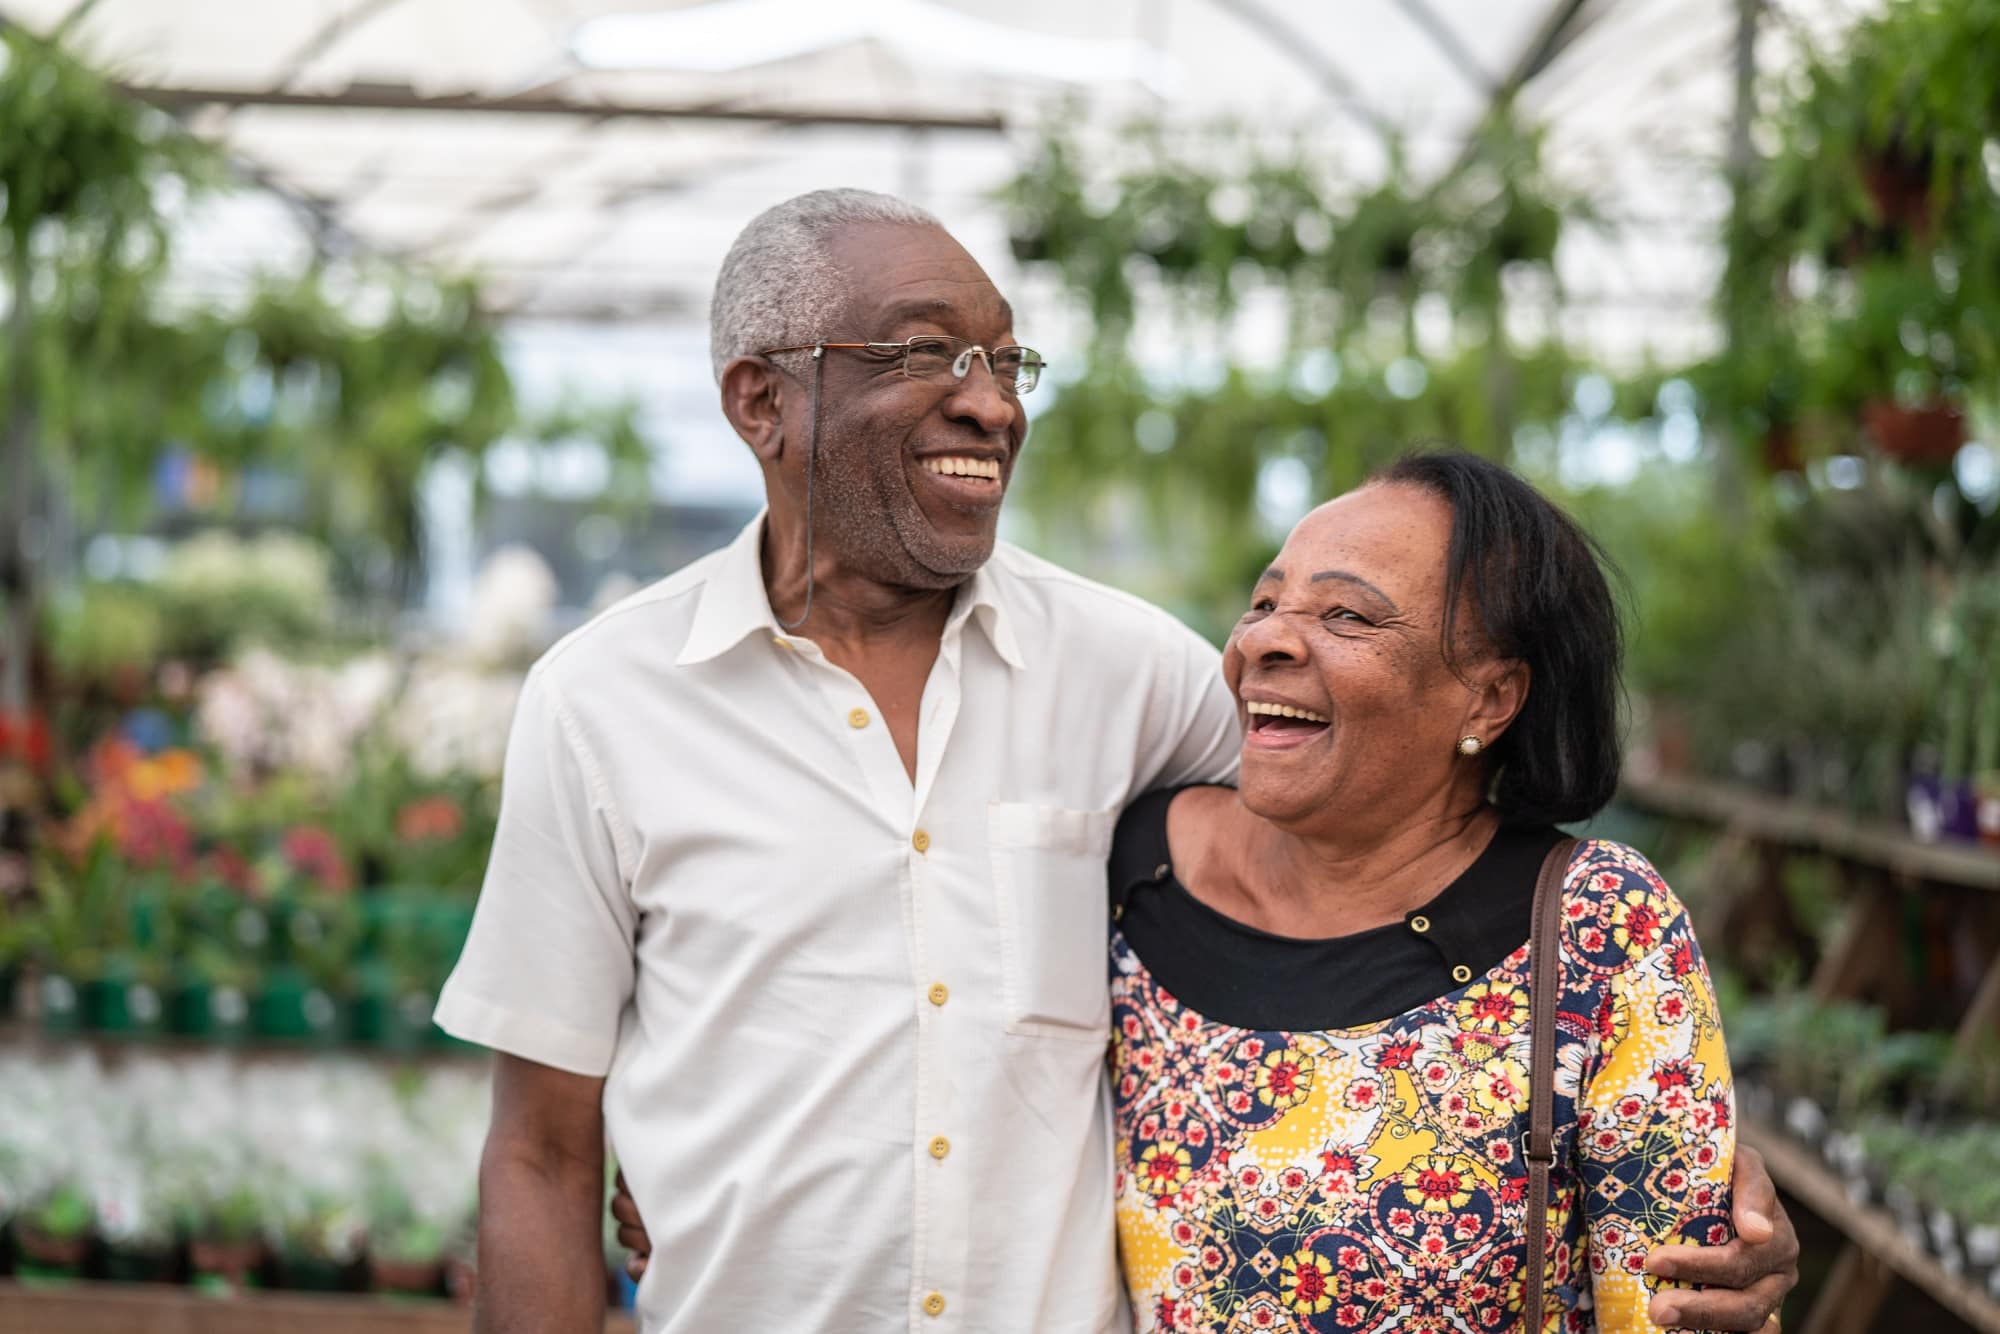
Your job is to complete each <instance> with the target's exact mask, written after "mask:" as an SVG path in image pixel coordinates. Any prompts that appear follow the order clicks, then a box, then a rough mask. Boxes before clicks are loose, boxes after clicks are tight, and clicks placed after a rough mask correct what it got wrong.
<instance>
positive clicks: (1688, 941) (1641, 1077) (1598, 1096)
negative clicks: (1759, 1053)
mask: <svg viewBox="0 0 2000 1334" xmlns="http://www.w3.org/2000/svg"><path fill="white" fill-rule="evenodd" d="M1619 854H1620V855H1614V857H1613V859H1612V861H1611V863H1610V864H1609V865H1606V866H1603V867H1594V868H1593V869H1592V872H1591V874H1592V875H1593V876H1596V877H1600V878H1599V879H1598V880H1597V884H1598V885H1599V886H1600V890H1599V891H1597V892H1593V893H1592V894H1591V896H1590V902H1591V903H1593V904H1594V905H1595V906H1596V909H1597V911H1596V916H1595V919H1594V920H1585V921H1581V922H1579V921H1577V920H1575V918H1574V917H1572V919H1571V921H1570V923H1569V925H1568V939H1569V942H1570V944H1571V947H1572V949H1574V950H1575V951H1576V952H1577V954H1578V956H1579V958H1580V959H1581V960H1584V961H1587V962H1588V963H1593V964H1595V965H1596V966H1597V967H1599V968H1600V969H1603V970H1605V971H1606V973H1607V974H1608V976H1607V977H1606V981H1605V985H1604V986H1603V987H1602V988H1600V989H1599V994H1600V999H1599V1013H1598V1015H1597V1016H1596V1017H1595V1019H1596V1024H1597V1029H1598V1035H1599V1047H1598V1050H1597V1054H1596V1056H1595V1058H1594V1059H1593V1061H1592V1062H1591V1064H1590V1066H1589V1067H1588V1068H1587V1070H1586V1071H1585V1072H1584V1073H1585V1081H1586V1082H1585V1086H1584V1087H1583V1088H1582V1089H1581V1090H1579V1098H1578V1103H1577V1121H1578V1127H1577V1145H1578V1153H1579V1155H1580V1157H1581V1160H1582V1192H1583V1200H1582V1204H1583V1209H1584V1219H1585V1259H1586V1262H1587V1263H1588V1264H1589V1266H1590V1276H1591V1287H1592V1290H1593V1294H1594V1297H1595V1303H1596V1308H1597V1327H1598V1329H1599V1330H1600V1331H1605V1334H1609V1332H1610V1331H1615V1330H1652V1329H1654V1328H1656V1326H1655V1325H1654V1324H1653V1322H1652V1320H1651V1319H1650V1317H1649V1315H1648V1310H1647V1308H1648V1304H1649V1302H1650V1300H1651V1298H1652V1296H1653V1294H1654V1293H1655V1292H1656V1291H1658V1290H1660V1289H1661V1288H1662V1287H1663V1286H1671V1285H1670V1284H1667V1283H1666V1281H1665V1280H1663V1279H1662V1278H1660V1277H1659V1276H1657V1275H1655V1274H1651V1273H1648V1272H1647V1270H1646V1256H1647V1253H1648V1252H1649V1251H1650V1250H1652V1249H1653V1248H1654V1247H1655V1246H1658V1245H1661V1244H1663V1243H1667V1244H1687V1245H1698V1246H1719V1245H1722V1244H1724V1243H1726V1242H1728V1241H1729V1240H1730V1238H1731V1236H1732V1235H1733V1229H1732V1226H1731V1223H1730V1172H1731V1166H1732V1163H1733V1160H1734V1156H1735V1147H1736V1131H1735V1117H1734V1105H1733V1101H1732V1097H1731V1088H1730V1077H1729V1056H1728V1053H1727V1051H1726V1050H1725V1049H1724V1047H1723V1041H1722V1025H1721V1022H1720V1019H1719V1018H1718V1016H1717V1011H1716V1003H1715V990H1714V987H1713V986H1712V985H1711V984H1710V981H1709V976H1708V968H1707V966H1706V965H1705V964H1704V963H1703V961H1702V957H1701V950H1700V947H1699V946H1698V945H1697V944H1696V943H1695V938H1694V930H1693V927H1692V926H1691V924H1690V923H1689V921H1688V915H1687V911H1686V909H1685V908H1683V907H1682V906H1681V903H1680V900H1679V899H1677V898H1676V897H1675V896H1674V894H1673V892H1672V891H1671V890H1670V889H1668V888H1667V886H1666V884H1665V882H1664V881H1662V880H1661V879H1660V878H1659V876H1658V874H1657V873H1656V872H1655V871H1654V870H1653V869H1652V867H1651V866H1650V865H1647V864H1646V862H1645V861H1644V859H1643V858H1640V857H1638V856H1637V854H1634V853H1631V852H1630V851H1629V850H1622V849H1621V850H1619ZM1606 874H1614V875H1615V876H1616V877H1617V878H1618V883H1617V884H1616V885H1615V886H1611V885H1610V882H1609V881H1606V880H1603V879H1601V877H1602V876H1604V875H1606Z"/></svg>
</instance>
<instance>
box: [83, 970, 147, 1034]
mask: <svg viewBox="0 0 2000 1334" xmlns="http://www.w3.org/2000/svg"><path fill="white" fill-rule="evenodd" d="M82 1003H83V1018H84V1023H85V1025H86V1026H87V1027H89V1028H92V1029H94V1030H96V1031H97V1032H99V1033H103V1034H106V1035H108V1036H110V1037H148V1036H151V1035H153V1034H157V1033H160V1032H163V1031H164V1030H165V1029H166V1024H167V1007H166V1004H165V1002H164V1001H163V1000H162V999H161V997H160V993H159V989H158V988H156V987H154V986H153V985H152V984H150V983H147V982H138V981H133V980H131V979H129V978H123V977H116V976H112V977H96V978H92V979H90V980H89V981H87V982H85V983H84V984H83V988H82Z"/></svg>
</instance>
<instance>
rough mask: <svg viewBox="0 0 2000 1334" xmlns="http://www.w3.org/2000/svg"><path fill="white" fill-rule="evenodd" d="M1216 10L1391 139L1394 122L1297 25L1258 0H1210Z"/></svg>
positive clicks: (1372, 127) (1375, 129)
mask: <svg viewBox="0 0 2000 1334" xmlns="http://www.w3.org/2000/svg"><path fill="white" fill-rule="evenodd" d="M1209 3H1211V4H1213V5H1214V6H1215V7H1216V8H1217V9H1220V10H1222V11H1224V12H1225V13H1229V14H1233V15H1235V16H1236V17H1237V18H1238V19H1240V20H1242V22H1243V23H1244V24H1246V25H1247V26H1249V27H1251V28H1254V29H1256V30H1257V32H1258V34H1259V35H1261V36H1262V37H1263V38H1264V39H1265V40H1266V41H1268V42H1270V43H1271V45H1273V46H1275V47H1277V48H1278V49H1279V50H1281V51H1283V52H1284V53H1285V54H1286V55H1287V56H1290V57H1291V58H1292V60H1293V61H1294V62H1295V63H1296V64H1299V65H1301V66H1303V67H1304V68H1305V69H1306V71H1307V72H1308V73H1309V74H1311V75H1312V76H1313V78H1314V79H1315V80H1317V81H1318V83H1319V86H1320V88H1321V89H1322V90H1324V91H1325V92H1326V94H1327V95H1328V96H1329V97H1331V98H1332V99H1333V100H1334V101H1335V102H1338V103H1339V104H1340V105H1341V106H1343V107H1345V108H1346V109H1347V110H1348V111H1350V112H1352V113H1353V114H1354V115H1356V116H1358V117H1360V118H1361V119H1362V120H1364V121H1366V122H1367V123H1368V126H1369V128H1370V129H1372V130H1374V131H1375V132H1376V133H1377V134H1379V135H1381V136H1382V137H1383V138H1385V139H1387V138H1391V137H1393V136H1394V135H1395V133H1396V127H1395V125H1394V124H1393V123H1392V122H1391V121H1390V120H1389V118H1388V117H1387V116H1384V115H1383V114H1382V113H1381V112H1379V111H1377V110H1376V109H1375V108H1374V107H1372V106H1370V105H1369V103H1368V99H1367V98H1365V97H1363V96H1362V94H1361V88H1360V85H1358V84H1356V83H1355V82H1354V80H1353V79H1351V78H1349V77H1348V76H1347V71H1345V70H1343V69H1341V68H1340V66H1338V65H1336V64H1334V63H1333V61H1332V60H1330V59H1328V58H1327V56H1326V54H1325V53H1324V52H1322V51H1321V50H1320V49H1319V48H1318V47H1316V46H1314V45H1313V43H1312V42H1311V40H1310V39H1308V38H1307V36H1306V35H1305V33H1303V32H1301V31H1300V30H1299V29H1298V28H1296V27H1294V26H1293V25H1292V24H1291V23H1290V22H1289V21H1287V20H1286V19H1285V18H1284V17H1282V16H1281V15H1278V14H1274V13H1272V12H1271V11H1270V10H1268V9H1266V8H1264V6H1262V5H1261V4H1258V3H1257V0H1209Z"/></svg>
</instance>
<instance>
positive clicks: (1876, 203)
mask: <svg viewBox="0 0 2000 1334" xmlns="http://www.w3.org/2000/svg"><path fill="white" fill-rule="evenodd" d="M1996 88H2000V0H1892V3H1890V4H1888V5H1886V6H1884V7H1883V8H1882V9H1881V10H1880V11H1879V12H1878V13H1874V14H1871V15H1870V16H1868V17H1866V18H1863V19H1862V20H1860V21H1859V22H1858V23H1856V24H1855V25H1854V26H1853V27H1852V28H1851V29H1850V30H1848V31H1847V32H1846V33H1844V34H1842V35H1841V36H1840V38H1839V39H1838V40H1837V41H1836V42H1835V43H1834V44H1832V45H1831V46H1829V47H1828V48H1827V49H1824V50H1814V51H1809V52H1808V58H1807V60H1806V62H1805V64H1804V67H1803V68H1802V69H1801V70H1800V71H1798V72H1797V73H1796V74H1794V75H1792V76H1790V77H1789V78H1788V79H1786V80H1785V81H1784V82H1781V83H1779V84H1778V85H1777V86H1775V87H1773V88H1772V89H1771V90H1770V92H1771V98H1770V101H1771V103H1772V105H1773V110H1772V112H1771V114H1770V116H1769V121H1768V126H1767V128H1768V130H1769V131H1770V137H1771V138H1772V139H1773V140H1774V141H1775V142H1776V144H1777V151H1776V153H1775V155H1774V156H1773V158H1772V159H1771V161H1770V162H1769V163H1768V164H1767V165H1766V166H1765V167H1764V168H1763V169H1762V170H1761V171H1760V172H1759V173H1758V174H1757V179H1756V180H1755V182H1754V184H1753V185H1752V186H1751V188H1749V189H1748V190H1747V191H1746V192H1745V193H1744V194H1743V195H1741V196H1740V197H1739V200H1738V208H1737V212H1736V216H1735V218H1734V220H1733V222H1732V224H1731V228H1730V231H1729V234H1728V238H1727V239H1728V249H1729V265H1728V271H1727V273H1726V274H1725V277H1724V281H1723V284H1722V287H1721V289H1720V291H1719V301H1720V306H1721V310H1722V313H1723V317H1724V322H1725V327H1726V328H1727V329H1728V331H1729V335H1730V338H1729V347H1728V349H1727V350H1726V352H1725V353H1724V354H1723V355H1721V356H1720V357H1718V358H1716V359H1715V361H1714V362H1713V363H1711V364H1710V365H1708V366H1707V367H1704V368H1703V369H1702V370H1701V371H1700V372H1699V375H1698V378H1699V380H1700V382H1701V383H1702V386H1703V388H1704V390H1705V391H1707V393H1708V394H1709V395H1710V397H1711V399H1712V401H1713V403H1714V405H1715V406H1716V407H1717V409H1718V410H1719V411H1720V412H1721V413H1722V414H1723V416H1724V417H1725V418H1726V419H1728V420H1730V421H1732V422H1733V423H1734V424H1735V425H1736V426H1737V427H1738V428H1739V430H1740V431H1741V432H1742V433H1743V434H1744V435H1745V436H1746V438H1747V439H1749V440H1750V441H1753V442H1759V443H1761V444H1763V445H1764V446H1765V447H1766V448H1770V449H1773V452H1775V453H1778V454H1780V455H1782V454H1784V453H1786V452H1788V451H1790V450H1792V449H1794V448H1797V449H1801V450H1802V451H1803V452H1804V453H1805V454H1806V455H1807V456H1812V455H1827V454H1835V453H1861V452H1869V451H1871V450H1877V449H1880V450H1885V451H1888V452H1891V453H1893V454H1896V455H1897V456H1899V457H1901V458H1902V459H1903V460H1904V461H1905V462H1906V463H1907V464H1909V465H1910V466H1914V467H1918V468H1921V469H1925V470H1931V471H1939V470H1941V468H1942V465H1944V464H1946V463H1948V462H1949V444H1950V439H1951V437H1950V435H1949V434H1947V435H1946V436H1945V437H1944V439H1943V443H1942V445H1941V446H1939V447H1932V448H1930V449H1923V448H1919V447H1917V446H1916V442H1912V441H1907V440H1900V439H1898V438H1897V434H1896V432H1895V431H1894V429H1893V424H1890V423H1887V422H1886V421H1884V420H1882V419H1881V418H1880V417H1879V415H1878V416H1877V418H1876V420H1874V421H1871V420H1870V414H1871V410H1872V411H1873V412H1874V413H1876V414H1879V413H1880V410H1881V409H1880V405H1890V404H1895V405H1901V406H1902V407H1904V408H1938V409H1949V410H1954V411H1963V410H1965V409H1968V408H1970V409H1973V410H1975V411H1985V412H1991V411H1994V410H1995V408H1996V406H2000V315H1996V314H1995V312H1996V311H1997V310H2000V208H1997V207H1996V205H2000V158H1996V156H1995V150H1994V147H1993V145H1994V143H1995V142H1996V140H1995V134H1996V132H2000V95H1996V93H1995V89H1996ZM1779 440H1782V441H1783V443H1782V445H1777V444H1776V443H1775V442H1777V441H1779ZM1780 462H1781V464H1782V463H1783V460H1782V459H1781V460H1780ZM1939 480H1943V478H1942V477H1940V478H1939Z"/></svg>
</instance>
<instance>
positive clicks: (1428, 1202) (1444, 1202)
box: [1403, 1153, 1478, 1214]
mask: <svg viewBox="0 0 2000 1334" xmlns="http://www.w3.org/2000/svg"><path fill="white" fill-rule="evenodd" d="M1476 1184H1478V1182H1477V1179H1476V1178H1475V1177H1474V1175H1473V1169H1472V1160H1471V1159H1470V1158H1467V1157H1465V1156H1464V1155H1463V1154H1456V1153H1449V1154H1446V1153H1437V1154H1430V1153H1427V1154H1424V1155H1423V1156H1421V1157H1419V1158H1416V1159H1413V1160H1412V1161H1411V1163H1410V1165H1409V1166H1408V1167H1406V1168H1404V1169H1403V1193H1404V1194H1405V1195H1406V1196H1408V1197H1409V1201H1410V1203H1411V1204H1415V1205H1419V1206H1421V1207H1422V1208H1423V1211H1424V1212H1425V1213H1427V1214H1446V1213H1450V1212H1451V1211H1452V1210H1454V1209H1463V1208H1464V1207H1465V1206H1466V1204H1467V1202H1469V1201H1470V1200H1471V1199H1472V1188H1473V1187H1474V1186H1475V1185H1476Z"/></svg>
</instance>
